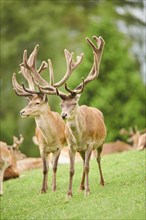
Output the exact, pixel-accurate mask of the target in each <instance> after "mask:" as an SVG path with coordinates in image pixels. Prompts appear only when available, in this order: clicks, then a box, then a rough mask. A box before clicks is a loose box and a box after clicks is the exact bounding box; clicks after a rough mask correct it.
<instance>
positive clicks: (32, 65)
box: [20, 44, 49, 86]
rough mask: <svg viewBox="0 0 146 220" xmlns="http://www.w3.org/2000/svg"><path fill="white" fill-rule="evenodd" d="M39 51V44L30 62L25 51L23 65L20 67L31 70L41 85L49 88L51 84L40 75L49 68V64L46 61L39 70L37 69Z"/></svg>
mask: <svg viewBox="0 0 146 220" xmlns="http://www.w3.org/2000/svg"><path fill="white" fill-rule="evenodd" d="M38 49H39V45H38V44H37V45H36V46H35V48H34V50H33V52H32V53H31V55H30V57H29V59H28V60H27V50H25V51H24V55H23V63H22V64H20V66H23V67H25V68H26V69H27V70H29V71H30V72H31V74H32V75H33V76H34V77H35V78H36V79H37V81H38V82H39V83H41V84H42V85H44V86H47V85H48V84H49V83H48V82H47V81H45V80H44V79H43V78H42V77H41V76H40V73H41V72H42V71H43V70H45V69H46V68H47V67H48V64H47V63H46V62H45V61H43V62H42V64H41V66H40V68H39V70H37V69H36V57H37V53H38Z"/></svg>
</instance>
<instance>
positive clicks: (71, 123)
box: [67, 106, 84, 140]
mask: <svg viewBox="0 0 146 220" xmlns="http://www.w3.org/2000/svg"><path fill="white" fill-rule="evenodd" d="M83 124H84V119H83V117H82V114H81V111H80V107H79V106H78V107H77V108H76V111H75V113H74V116H73V117H72V118H71V119H69V120H68V121H67V125H68V127H69V130H70V132H71V133H72V135H73V136H74V138H75V139H76V140H80V138H81V137H82V132H83Z"/></svg>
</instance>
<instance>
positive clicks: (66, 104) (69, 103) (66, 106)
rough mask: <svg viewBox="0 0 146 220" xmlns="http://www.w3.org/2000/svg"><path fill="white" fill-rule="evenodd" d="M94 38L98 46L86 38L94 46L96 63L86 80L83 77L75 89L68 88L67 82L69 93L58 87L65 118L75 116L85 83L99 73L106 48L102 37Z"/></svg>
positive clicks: (66, 87)
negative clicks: (61, 90) (64, 92)
mask: <svg viewBox="0 0 146 220" xmlns="http://www.w3.org/2000/svg"><path fill="white" fill-rule="evenodd" d="M93 39H94V40H95V41H96V43H97V44H98V47H96V46H95V45H94V44H93V43H92V41H91V40H90V39H89V38H87V39H86V40H87V42H88V43H89V45H90V46H91V47H92V49H93V53H94V63H93V66H92V68H91V71H90V72H89V74H88V76H87V77H86V79H85V80H84V79H83V78H82V82H81V83H80V84H79V85H78V86H77V87H76V88H75V89H74V90H72V89H70V88H68V86H67V84H66V83H65V89H66V91H67V92H68V94H63V93H62V92H60V91H59V90H58V89H56V92H57V95H58V96H60V98H61V109H62V113H61V116H62V118H63V119H72V117H74V115H75V114H76V112H77V110H78V107H79V105H78V101H79V99H80V95H81V93H82V92H83V90H84V88H85V85H87V84H88V83H89V82H90V81H92V80H94V79H95V78H97V77H98V75H99V65H100V61H101V57H102V52H103V49H104V40H103V39H102V37H96V36H93Z"/></svg>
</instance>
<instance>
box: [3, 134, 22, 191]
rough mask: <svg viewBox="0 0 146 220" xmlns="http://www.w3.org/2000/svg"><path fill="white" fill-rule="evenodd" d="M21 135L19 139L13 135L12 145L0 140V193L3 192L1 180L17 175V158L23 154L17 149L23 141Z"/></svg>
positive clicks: (20, 157)
mask: <svg viewBox="0 0 146 220" xmlns="http://www.w3.org/2000/svg"><path fill="white" fill-rule="evenodd" d="M23 140H24V139H23V137H22V135H20V140H18V138H17V137H15V136H13V144H12V146H9V145H7V143H5V142H2V141H0V195H2V194H3V180H4V179H5V180H7V179H11V178H17V177H19V171H18V169H17V163H16V162H17V159H22V158H24V154H21V152H20V151H19V150H18V148H19V146H20V145H21V144H22V142H23Z"/></svg>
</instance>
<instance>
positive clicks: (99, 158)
mask: <svg viewBox="0 0 146 220" xmlns="http://www.w3.org/2000/svg"><path fill="white" fill-rule="evenodd" d="M102 147H103V145H101V146H100V147H98V148H97V158H96V160H97V163H98V168H99V174H100V185H102V186H104V185H105V182H104V179H103V175H102V169H101V163H100V161H101V156H100V155H101V152H102Z"/></svg>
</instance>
